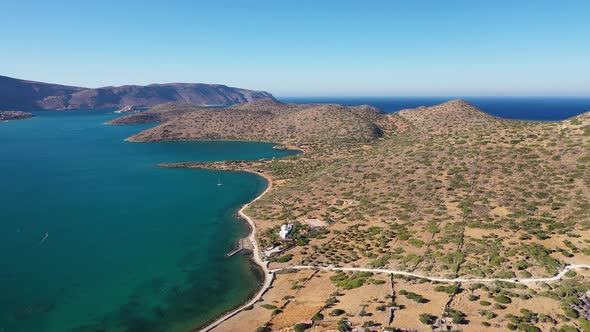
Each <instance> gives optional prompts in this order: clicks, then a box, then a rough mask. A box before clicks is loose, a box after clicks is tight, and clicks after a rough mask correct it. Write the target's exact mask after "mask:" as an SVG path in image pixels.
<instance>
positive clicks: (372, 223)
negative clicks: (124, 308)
mask: <svg viewBox="0 0 590 332" xmlns="http://www.w3.org/2000/svg"><path fill="white" fill-rule="evenodd" d="M138 115H140V114H133V115H130V117H133V116H138ZM128 140H129V141H134V142H135V141H179V140H243V141H266V142H276V143H279V144H281V145H284V146H293V147H299V148H301V149H302V150H304V151H305V153H303V154H300V155H296V156H291V157H287V158H283V159H274V160H259V161H226V162H214V163H191V162H187V163H177V164H164V165H161V166H164V167H188V168H208V169H217V170H248V171H253V172H257V173H259V174H262V175H263V176H265V177H266V178H267V179H269V181H271V182H272V187H271V188H270V189H269V190H268V192H267V193H266V194H265V195H263V196H262V197H260V198H259V199H257V200H256V201H254V202H252V203H251V204H249V205H248V206H246V207H245V209H243V213H244V215H245V216H246V217H247V218H248V220H250V221H251V222H252V223H253V224H254V225H255V227H254V229H255V234H253V235H252V239H253V241H254V248H255V250H257V252H256V254H255V257H261V258H260V259H259V260H258V261H259V264H261V265H262V266H263V269H264V270H265V271H266V272H267V273H265V275H266V279H265V284H264V287H263V289H262V290H261V291H260V293H259V294H258V296H257V297H255V298H254V299H253V301H252V302H251V303H249V304H248V305H247V306H245V307H242V308H240V309H239V310H238V311H236V312H233V313H230V314H229V315H226V316H224V317H223V318H222V320H220V321H217V322H216V323H214V324H212V325H210V326H209V327H207V328H206V330H215V331H228V330H257V329H258V330H260V331H271V330H273V331H274V330H283V329H289V328H295V330H298V331H301V330H305V329H310V331H324V330H330V329H338V330H341V331H348V330H352V328H354V327H356V328H365V329H368V330H369V331H377V330H379V331H381V330H382V329H384V328H385V329H387V330H392V331H393V330H414V329H424V330H427V329H433V328H434V329H442V330H463V331H481V330H482V329H490V330H498V331H503V330H507V329H508V330H516V329H519V330H525V331H549V330H552V331H570V330H572V329H574V328H575V329H580V330H583V329H586V328H588V326H590V325H589V324H590V321H589V318H590V294H589V293H587V291H588V290H589V289H590V282H589V279H588V278H589V277H590V271H588V269H587V268H588V266H590V242H589V240H588V236H590V230H589V229H590V224H589V222H590V172H589V171H588V168H589V167H590V113H584V114H581V115H579V116H576V117H573V118H571V119H568V120H564V121H559V122H532V121H516V120H506V119H501V118H497V117H493V116H491V115H489V114H487V113H485V112H483V111H481V110H479V109H477V108H476V107H474V106H472V105H470V104H468V103H466V102H464V101H462V100H453V101H450V102H447V103H443V104H441V105H437V106H433V107H420V108H417V109H411V110H403V111H400V112H398V113H393V114H386V113H384V112H381V111H380V110H378V109H376V108H374V107H370V106H358V107H347V106H342V105H321V104H308V105H293V104H282V103H280V102H277V101H275V100H255V101H252V102H249V103H246V104H242V105H237V106H234V107H231V108H226V109H194V110H193V111H187V112H184V113H183V114H179V115H176V116H174V117H172V118H168V119H165V120H164V122H163V123H161V124H160V125H158V126H156V127H153V128H151V129H148V130H146V131H144V132H141V133H139V134H136V135H134V136H132V137H130V138H129V139H128ZM284 225H290V226H289V227H281V226H284ZM284 230H288V231H287V232H286V233H285V231H284Z"/></svg>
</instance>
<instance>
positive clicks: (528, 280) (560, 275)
mask: <svg viewBox="0 0 590 332" xmlns="http://www.w3.org/2000/svg"><path fill="white" fill-rule="evenodd" d="M289 269H295V270H306V269H312V270H322V271H353V272H373V273H386V274H401V275H404V276H409V277H416V278H422V279H426V280H430V281H438V282H447V283H448V282H462V283H472V282H494V281H504V282H512V283H520V284H526V283H534V282H552V281H559V280H561V279H562V278H563V277H564V276H565V274H566V273H567V272H568V271H572V270H580V269H590V265H587V264H570V265H566V266H565V267H564V268H563V270H561V271H560V272H559V273H558V274H557V275H555V276H553V277H544V278H439V277H429V276H425V275H420V274H417V273H413V272H407V271H398V270H384V269H370V268H362V267H323V266H307V265H295V266H288V267H284V268H280V269H273V270H270V271H271V272H272V273H275V272H278V271H281V270H289Z"/></svg>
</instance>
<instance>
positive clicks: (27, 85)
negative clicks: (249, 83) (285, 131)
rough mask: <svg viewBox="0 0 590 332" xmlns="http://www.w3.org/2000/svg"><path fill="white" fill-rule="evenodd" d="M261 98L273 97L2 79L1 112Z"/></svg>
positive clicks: (198, 88) (185, 87)
mask: <svg viewBox="0 0 590 332" xmlns="http://www.w3.org/2000/svg"><path fill="white" fill-rule="evenodd" d="M260 98H265V99H268V98H271V99H272V98H273V96H272V95H271V94H270V93H268V92H264V91H253V90H245V89H239V88H233V87H228V86H225V85H219V84H202V83H169V84H150V85H146V86H141V85H124V86H119V87H112V86H108V87H102V88H96V89H91V88H83V87H76V86H67V85H59V84H51V83H42V82H34V81H26V80H20V79H15V78H11V77H6V76H0V109H6V110H16V111H29V110H67V109H69V110H71V109H107V108H121V107H125V106H129V105H133V106H146V107H149V106H154V105H157V104H161V103H168V102H181V103H186V104H193V105H197V106H229V105H233V104H239V103H246V102H250V101H252V100H255V99H260Z"/></svg>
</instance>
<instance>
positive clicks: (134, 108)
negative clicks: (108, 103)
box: [115, 105, 145, 114]
mask: <svg viewBox="0 0 590 332" xmlns="http://www.w3.org/2000/svg"><path fill="white" fill-rule="evenodd" d="M144 109H145V108H143V107H138V106H135V105H129V106H125V107H123V108H120V109H118V110H116V111H115V113H117V114H123V113H137V112H141V111H143V110H144Z"/></svg>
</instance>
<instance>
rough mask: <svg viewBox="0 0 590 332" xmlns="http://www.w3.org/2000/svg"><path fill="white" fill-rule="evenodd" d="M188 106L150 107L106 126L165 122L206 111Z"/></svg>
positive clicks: (164, 105)
mask: <svg viewBox="0 0 590 332" xmlns="http://www.w3.org/2000/svg"><path fill="white" fill-rule="evenodd" d="M206 109H207V108H205V107H199V106H195V105H190V104H178V103H165V104H159V105H156V106H154V107H151V108H150V109H149V110H147V111H144V112H139V113H133V114H128V115H125V116H122V117H120V118H116V119H114V120H111V121H109V122H108V124H139V123H156V122H166V121H168V120H171V119H173V118H175V117H178V116H180V115H182V114H186V113H190V112H194V111H201V110H206Z"/></svg>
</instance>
